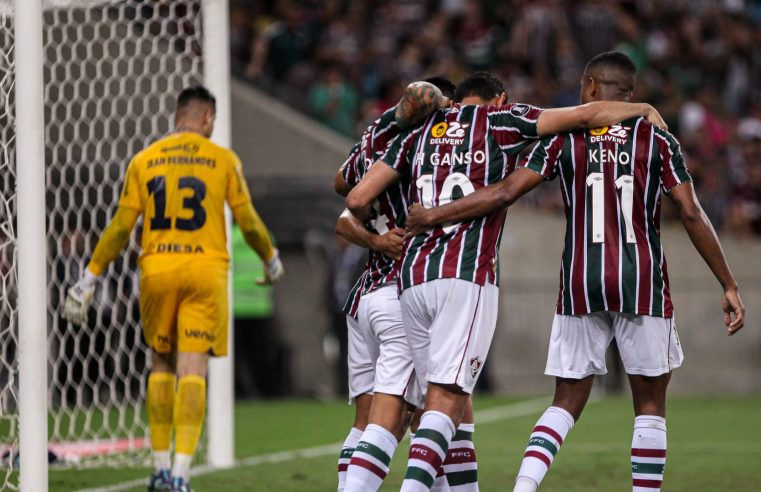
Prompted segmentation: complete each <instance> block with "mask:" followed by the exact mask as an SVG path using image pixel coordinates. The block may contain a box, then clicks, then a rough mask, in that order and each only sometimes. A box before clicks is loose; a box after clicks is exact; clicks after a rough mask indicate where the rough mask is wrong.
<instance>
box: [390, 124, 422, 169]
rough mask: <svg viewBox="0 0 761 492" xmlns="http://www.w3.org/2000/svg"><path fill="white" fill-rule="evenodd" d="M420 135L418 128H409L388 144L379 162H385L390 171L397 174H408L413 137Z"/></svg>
mask: <svg viewBox="0 0 761 492" xmlns="http://www.w3.org/2000/svg"><path fill="white" fill-rule="evenodd" d="M418 133H420V128H419V127H418V128H411V129H408V130H405V131H403V132H402V133H400V134H399V135H397V136H396V137H394V139H393V140H391V142H389V144H388V147H387V148H386V152H385V153H384V154H383V157H381V158H380V160H381V161H383V162H385V163H386V164H387V165H388V166H389V167H390V168H391V169H393V170H394V171H396V172H398V173H399V174H408V173H409V169H410V163H411V161H410V155H409V154H410V151H411V150H412V145H413V142H414V141H415V136H416V135H417V134H418Z"/></svg>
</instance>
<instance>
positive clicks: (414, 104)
mask: <svg viewBox="0 0 761 492" xmlns="http://www.w3.org/2000/svg"><path fill="white" fill-rule="evenodd" d="M447 106H449V99H448V98H447V97H444V95H442V93H441V90H440V89H439V88H438V87H436V86H435V85H433V84H431V83H430V82H423V81H421V82H413V83H411V84H410V85H408V86H407V88H406V89H405V90H404V94H403V95H402V98H401V99H400V100H399V103H398V104H397V105H396V124H397V125H399V126H400V127H401V128H409V127H411V126H413V125H415V124H417V123H420V122H421V121H423V119H425V117H426V116H428V115H429V114H431V112H433V111H434V110H436V109H439V108H444V107H447Z"/></svg>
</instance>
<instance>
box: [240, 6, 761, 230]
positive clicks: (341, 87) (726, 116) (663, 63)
mask: <svg viewBox="0 0 761 492" xmlns="http://www.w3.org/2000/svg"><path fill="white" fill-rule="evenodd" d="M231 18H232V31H231V35H232V50H233V68H234V70H235V72H236V74H237V75H239V76H241V77H244V78H245V79H247V80H249V81H251V82H253V83H255V84H256V85H258V86H260V87H262V88H264V89H265V90H267V91H269V92H270V93H273V94H275V95H276V96H277V97H279V98H281V99H283V100H286V101H288V102H289V103H290V104H294V105H296V106H297V107H300V108H301V109H302V110H304V111H306V112H309V113H310V114H312V115H314V116H315V117H316V118H317V119H319V120H320V121H322V122H323V123H324V124H326V125H328V126H330V127H332V128H334V129H336V130H338V131H340V132H342V133H344V134H346V135H348V136H351V137H355V136H357V135H358V134H360V133H361V131H362V130H363V129H364V128H365V126H366V125H367V124H368V123H369V122H370V121H372V120H373V119H374V118H376V117H377V116H378V115H379V114H380V113H381V112H382V111H384V110H385V109H387V108H389V107H390V106H392V105H393V104H394V103H395V102H396V101H397V100H398V99H399V97H400V95H401V91H402V88H403V87H404V85H406V83H408V82H410V81H412V80H416V79H420V78H422V77H424V76H430V75H435V74H443V75H446V76H448V77H449V78H451V79H452V80H454V81H457V80H459V79H460V78H461V77H462V76H463V75H464V74H466V73H468V72H470V71H473V70H490V71H492V72H493V73H494V74H495V75H497V76H498V77H499V78H500V79H501V80H502V81H503V82H504V84H505V87H506V88H507V91H508V95H509V97H510V100H511V101H521V102H525V103H531V104H535V105H538V106H544V107H554V106H567V105H573V104H577V103H578V93H579V89H578V86H579V80H580V76H581V73H582V71H583V68H584V65H585V63H586V61H587V60H588V59H590V58H591V57H593V56H594V55H596V54H597V53H600V52H602V51H607V50H611V49H616V50H620V51H623V52H625V53H627V54H628V55H629V56H631V57H632V58H633V59H634V60H635V62H636V63H637V65H638V68H639V78H638V86H637V88H636V94H635V97H636V99H637V100H640V101H647V102H650V103H651V104H653V105H654V106H656V107H657V108H658V110H659V111H660V112H661V114H662V115H663V117H664V118H665V119H666V121H667V122H668V124H669V126H670V129H671V131H672V132H673V133H675V134H676V135H677V136H678V137H679V139H680V141H681V143H682V148H683V151H684V153H685V154H686V155H687V158H688V165H689V167H690V170H691V172H692V174H693V177H694V179H695V182H696V187H697V190H698V194H699V197H700V199H701V202H702V204H703V207H704V208H705V210H706V212H707V213H708V215H709V216H710V218H711V220H712V222H713V223H714V225H715V226H716V228H717V229H721V230H726V231H731V232H733V233H736V234H742V235H753V234H755V235H761V51H759V50H758V49H757V47H758V46H761V2H759V1H751V0H670V1H669V2H664V1H656V0H628V1H626V0H622V1H614V0H578V1H563V0H504V1H500V0H481V1H479V0H395V1H389V0H366V1H348V0H345V1H341V0H332V1H331V0H327V1H317V0H301V1H299V0H271V1H257V2H249V1H246V0H232V2H231ZM545 188H549V187H545ZM534 195H535V196H533V197H532V198H531V201H532V202H533V203H534V204H536V205H537V206H541V207H549V208H556V207H560V206H561V203H560V197H559V194H558V193H556V192H555V191H554V190H553V191H552V192H551V193H547V192H545V193H539V194H534Z"/></svg>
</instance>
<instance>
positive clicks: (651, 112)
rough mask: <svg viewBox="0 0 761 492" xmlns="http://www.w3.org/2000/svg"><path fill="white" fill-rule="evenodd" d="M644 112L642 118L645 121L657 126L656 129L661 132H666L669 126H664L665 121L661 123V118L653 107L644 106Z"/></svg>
mask: <svg viewBox="0 0 761 492" xmlns="http://www.w3.org/2000/svg"><path fill="white" fill-rule="evenodd" d="M645 106H646V110H645V114H644V117H645V119H646V120H647V121H649V122H650V123H652V124H653V125H655V126H657V127H658V128H660V129H662V130H666V131H668V129H669V126H668V125H667V124H666V122H665V121H663V118H661V115H660V113H658V110H657V109H655V108H654V107H652V106H650V105H649V104H646V105H645Z"/></svg>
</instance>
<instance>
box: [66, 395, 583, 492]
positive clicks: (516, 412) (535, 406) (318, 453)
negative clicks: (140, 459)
mask: <svg viewBox="0 0 761 492" xmlns="http://www.w3.org/2000/svg"><path fill="white" fill-rule="evenodd" d="M590 401H591V399H590ZM550 402H551V398H550V397H549V396H543V397H541V398H534V399H532V400H526V401H522V402H519V403H510V404H508V405H501V406H498V407H492V408H487V409H486V410H481V411H478V412H476V418H475V421H476V424H477V425H481V424H489V423H492V422H498V421H501V420H508V419H514V418H518V417H526V416H528V415H532V414H535V413H537V412H539V411H541V410H543V409H544V408H546V407H547V406H548V405H549V404H550ZM407 438H408V437H406V438H405V439H407ZM342 444H343V442H335V443H332V444H324V445H322V446H313V447H311V448H302V449H294V450H292V451H280V452H277V453H270V454H262V455H257V456H250V457H248V458H243V459H240V460H238V461H236V462H235V465H233V467H232V468H244V467H248V466H257V465H262V464H265V463H269V464H274V463H284V462H287V461H293V460H298V459H304V458H319V457H322V456H329V455H333V454H334V455H336V456H338V452H339V451H340V450H341V445H342ZM215 471H220V469H219V468H215V467H212V466H209V465H201V466H197V467H194V468H193V469H192V470H191V471H190V474H191V475H192V476H194V477H198V476H201V475H208V474H209V473H213V472H215ZM146 482H147V478H141V479H138V480H130V481H128V482H122V483H117V484H114V485H109V486H107V487H97V488H92V489H82V490H81V491H80V492H120V491H122V490H129V489H131V488H135V487H144V486H145V484H146Z"/></svg>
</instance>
